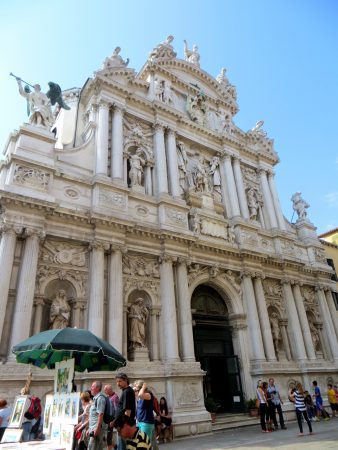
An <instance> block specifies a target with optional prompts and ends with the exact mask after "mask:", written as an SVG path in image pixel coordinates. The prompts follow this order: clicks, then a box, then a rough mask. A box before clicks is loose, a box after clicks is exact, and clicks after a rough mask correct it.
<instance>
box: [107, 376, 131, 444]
mask: <svg viewBox="0 0 338 450" xmlns="http://www.w3.org/2000/svg"><path fill="white" fill-rule="evenodd" d="M115 380H116V385H117V387H118V388H119V389H121V390H122V393H121V396H120V401H119V403H118V405H117V408H116V413H115V420H113V422H111V423H110V427H111V428H112V427H114V426H115V421H116V420H118V423H121V419H122V422H123V419H124V416H127V417H129V418H130V423H131V422H132V421H135V414H136V404H135V393H134V390H133V388H132V387H131V386H129V378H128V376H127V374H125V373H123V372H120V373H118V374H117V375H116V377H115ZM115 428H116V427H115ZM117 449H118V450H126V442H125V440H124V439H123V436H122V435H119V436H118V439H117Z"/></svg>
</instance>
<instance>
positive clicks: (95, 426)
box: [87, 381, 110, 450]
mask: <svg viewBox="0 0 338 450" xmlns="http://www.w3.org/2000/svg"><path fill="white" fill-rule="evenodd" d="M101 390H102V383H101V381H94V382H93V383H92V385H91V388H90V391H91V394H92V395H93V403H92V405H91V407H90V410H89V426H88V430H87V434H88V437H89V442H88V450H103V449H106V447H107V428H108V427H107V423H106V422H105V420H104V416H105V414H107V411H106V409H107V404H109V403H110V402H109V399H108V397H107V396H106V395H105V394H104V393H103V392H101ZM106 400H107V401H108V402H107V401H106ZM108 407H109V406H108Z"/></svg>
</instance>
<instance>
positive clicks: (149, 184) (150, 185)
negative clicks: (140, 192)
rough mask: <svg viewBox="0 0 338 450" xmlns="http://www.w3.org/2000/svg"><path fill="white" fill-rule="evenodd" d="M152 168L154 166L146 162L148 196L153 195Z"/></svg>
mask: <svg viewBox="0 0 338 450" xmlns="http://www.w3.org/2000/svg"><path fill="white" fill-rule="evenodd" d="M151 168H152V164H151V163H150V162H149V161H146V166H145V169H144V170H145V192H146V194H147V195H153V183H152V176H151Z"/></svg>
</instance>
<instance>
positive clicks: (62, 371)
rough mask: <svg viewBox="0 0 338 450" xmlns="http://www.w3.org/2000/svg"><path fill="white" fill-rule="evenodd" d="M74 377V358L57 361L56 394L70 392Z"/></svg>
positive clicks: (55, 375)
mask: <svg viewBox="0 0 338 450" xmlns="http://www.w3.org/2000/svg"><path fill="white" fill-rule="evenodd" d="M73 378H74V358H72V359H67V361H61V362H59V363H55V374H54V394H70V393H71V392H72V381H73Z"/></svg>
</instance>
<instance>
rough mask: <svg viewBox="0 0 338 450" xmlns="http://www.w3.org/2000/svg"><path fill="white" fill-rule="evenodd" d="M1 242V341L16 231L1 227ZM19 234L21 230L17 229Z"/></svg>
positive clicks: (8, 227)
mask: <svg viewBox="0 0 338 450" xmlns="http://www.w3.org/2000/svg"><path fill="white" fill-rule="evenodd" d="M0 229H1V231H2V235H1V242H0V267H1V270H0V292H1V295H0V339H1V336H2V330H3V327H4V320H5V315H6V309H7V301H8V292H9V284H10V281H11V275H12V269H13V262H14V253H15V246H16V230H15V229H14V228H13V227H10V226H8V225H5V224H3V225H1V228H0ZM17 231H18V232H20V231H21V230H19V229H17Z"/></svg>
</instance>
